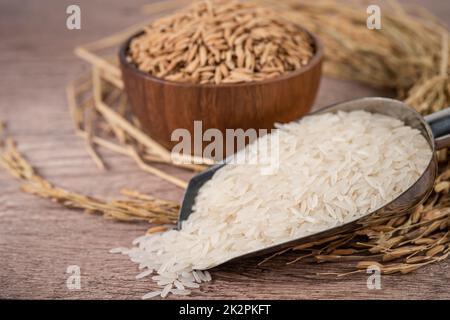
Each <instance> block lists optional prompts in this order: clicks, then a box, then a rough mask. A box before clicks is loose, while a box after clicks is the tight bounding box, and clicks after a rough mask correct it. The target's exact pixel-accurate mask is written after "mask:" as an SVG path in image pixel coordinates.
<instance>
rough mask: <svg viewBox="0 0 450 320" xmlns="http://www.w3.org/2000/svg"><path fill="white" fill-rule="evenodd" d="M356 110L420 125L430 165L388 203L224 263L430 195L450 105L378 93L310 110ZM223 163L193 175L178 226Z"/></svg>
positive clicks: (449, 134)
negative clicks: (438, 107) (426, 107)
mask: <svg viewBox="0 0 450 320" xmlns="http://www.w3.org/2000/svg"><path fill="white" fill-rule="evenodd" d="M356 110H364V111H368V112H371V113H379V114H383V115H387V116H390V117H393V118H396V119H399V120H402V121H403V122H404V123H405V124H406V125H407V126H410V127H412V128H414V129H418V130H419V131H420V132H421V134H422V135H423V136H424V137H425V139H426V140H427V142H428V144H429V146H430V148H431V150H432V152H433V153H432V154H433V155H432V157H431V159H430V162H429V164H428V166H427V168H426V169H425V171H424V172H423V174H422V175H421V176H420V178H419V179H418V180H417V181H416V182H415V183H414V184H413V185H412V186H411V187H410V188H408V189H407V190H406V191H404V192H403V193H402V194H400V195H399V196H398V197H397V198H395V199H394V200H392V201H391V202H389V203H386V204H385V205H384V206H383V207H381V208H379V209H377V210H375V211H373V212H370V213H368V214H366V215H364V216H363V217H360V218H358V219H356V220H353V221H350V222H348V223H345V224H343V225H340V226H337V227H334V228H331V229H326V230H324V231H321V232H318V233H315V234H311V235H308V236H306V237H301V238H297V239H292V240H290V241H287V242H282V243H278V244H275V245H272V246H270V247H266V248H263V249H260V250H256V251H252V252H249V253H246V254H244V255H241V256H239V257H234V258H231V259H229V260H227V261H223V262H221V263H225V262H228V261H232V260H235V259H238V258H244V257H250V256H256V255H264V254H268V253H273V252H277V251H280V250H283V249H286V248H288V247H292V246H293V245H301V244H304V243H309V242H313V241H316V240H319V239H323V238H326V237H330V236H333V235H336V234H338V233H343V232H347V231H351V230H355V229H359V228H361V227H364V226H367V225H370V224H371V223H372V222H373V221H374V220H377V221H380V219H386V221H387V220H389V219H391V218H392V217H393V216H395V215H399V214H401V213H403V212H406V211H408V210H413V209H414V208H415V207H417V206H418V205H419V204H421V203H422V202H423V201H424V200H425V199H426V198H427V196H428V195H429V194H430V193H431V191H432V189H433V185H434V181H435V179H436V177H437V173H438V163H437V159H436V153H435V151H436V150H439V149H442V148H445V147H449V146H450V108H447V109H444V110H442V111H439V112H437V113H434V114H431V115H428V116H426V117H422V116H421V115H420V114H419V113H417V112H416V111H415V110H414V109H412V108H410V107H408V106H407V105H406V104H404V103H403V102H400V101H397V100H393V99H388V98H378V97H377V98H362V99H357V100H350V101H346V102H341V103H337V104H334V105H332V106H329V107H326V108H323V109H320V110H319V111H317V112H314V113H311V114H309V115H313V114H323V113H326V112H337V111H347V112H349V111H356ZM224 165H226V163H221V164H218V165H216V166H214V167H212V168H210V169H208V170H206V171H204V172H202V173H200V174H198V175H196V176H195V177H193V178H192V179H191V181H190V182H189V184H188V188H187V190H186V192H185V195H184V200H183V203H182V206H181V209H180V215H179V218H178V229H181V223H182V221H184V220H186V219H187V218H188V217H189V215H190V214H191V213H192V208H193V205H194V203H195V198H196V196H197V194H198V192H199V189H200V188H201V187H202V186H203V184H204V183H205V182H206V181H208V180H209V179H211V178H212V176H213V175H214V173H215V172H216V171H217V170H219V169H220V168H221V167H223V166H224Z"/></svg>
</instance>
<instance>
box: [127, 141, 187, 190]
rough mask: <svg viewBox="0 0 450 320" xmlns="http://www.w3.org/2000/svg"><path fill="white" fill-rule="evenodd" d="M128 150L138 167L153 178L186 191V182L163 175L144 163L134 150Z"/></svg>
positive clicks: (163, 173)
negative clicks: (155, 177)
mask: <svg viewBox="0 0 450 320" xmlns="http://www.w3.org/2000/svg"><path fill="white" fill-rule="evenodd" d="M130 150H131V151H132V155H133V158H134V159H135V160H136V162H137V164H138V165H139V167H140V168H141V169H142V170H144V171H146V172H149V173H152V174H154V175H155V176H158V177H160V178H162V179H164V180H166V181H169V182H171V183H173V184H174V185H176V186H178V187H180V188H183V189H186V188H187V182H186V181H183V180H181V179H178V178H176V177H174V176H171V175H170V174H167V173H165V172H164V171H161V170H159V169H156V168H154V167H152V166H150V165H149V164H147V163H145V162H144V161H143V160H142V158H141V156H140V155H139V153H138V152H137V151H136V150H135V149H134V148H130Z"/></svg>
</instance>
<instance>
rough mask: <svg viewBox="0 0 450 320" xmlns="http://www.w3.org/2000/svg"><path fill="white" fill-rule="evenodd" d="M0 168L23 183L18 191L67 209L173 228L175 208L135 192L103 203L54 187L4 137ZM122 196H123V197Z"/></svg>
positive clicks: (176, 211)
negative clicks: (122, 198)
mask: <svg viewBox="0 0 450 320" xmlns="http://www.w3.org/2000/svg"><path fill="white" fill-rule="evenodd" d="M0 146H1V149H0V165H1V166H3V167H4V168H5V169H6V170H7V172H9V173H10V174H11V175H12V176H14V177H16V178H17V179H20V180H22V181H23V182H24V184H23V185H22V188H21V189H22V190H23V191H25V192H28V193H32V194H35V195H38V196H40V197H42V198H47V199H50V200H52V201H54V202H57V203H60V204H62V205H64V206H66V207H68V208H75V209H82V210H85V211H86V212H88V213H101V214H103V215H104V216H105V217H108V218H114V219H118V220H122V221H142V220H143V221H149V222H152V223H158V224H173V223H175V222H176V221H177V217H178V210H179V206H178V204H177V203H175V202H172V201H166V200H161V199H154V198H152V197H149V196H144V195H141V194H140V193H138V192H135V191H128V192H127V193H126V195H128V196H129V197H131V198H135V199H134V200H113V201H109V202H108V201H104V200H100V199H97V198H93V197H89V196H85V195H82V194H78V193H74V192H70V191H67V190H64V189H62V188H58V187H54V186H53V185H52V184H51V183H50V182H48V181H47V180H45V179H44V178H42V177H41V176H39V175H38V174H36V172H35V171H34V169H33V168H32V167H31V165H30V164H29V163H28V162H27V161H26V160H25V158H23V156H22V155H21V154H20V153H19V151H18V150H17V148H16V144H15V142H14V141H13V140H12V139H11V138H8V137H5V138H3V139H0ZM124 194H125V193H124Z"/></svg>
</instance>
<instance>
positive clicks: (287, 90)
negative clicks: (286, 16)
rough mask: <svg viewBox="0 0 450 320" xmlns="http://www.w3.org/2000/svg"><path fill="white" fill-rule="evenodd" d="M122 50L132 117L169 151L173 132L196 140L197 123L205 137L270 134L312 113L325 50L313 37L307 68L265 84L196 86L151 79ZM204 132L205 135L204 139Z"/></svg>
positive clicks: (122, 63)
mask: <svg viewBox="0 0 450 320" xmlns="http://www.w3.org/2000/svg"><path fill="white" fill-rule="evenodd" d="M140 34H141V33H138V34H135V35H134V36H132V37H130V38H129V39H128V40H127V41H126V42H125V43H124V44H123V45H122V47H121V48H120V52H119V59H120V65H121V69H122V77H123V80H124V84H125V90H126V93H127V95H128V98H129V101H130V104H131V109H132V112H133V113H134V114H135V115H136V116H137V118H138V119H139V121H140V122H141V125H142V129H143V130H144V131H145V132H147V133H148V134H149V135H150V136H151V137H152V138H153V139H154V140H156V141H157V142H159V143H160V144H161V145H163V146H164V147H166V148H168V149H171V148H172V147H173V146H174V145H176V144H177V143H178V142H179V141H171V134H172V132H173V131H174V130H175V129H179V128H185V129H187V130H189V131H190V132H191V135H192V136H193V130H194V121H196V120H200V121H202V130H203V132H204V131H206V130H207V129H209V128H217V129H219V130H220V131H221V132H222V134H223V135H224V137H225V129H238V128H241V129H244V130H247V129H249V128H254V129H271V128H273V125H274V123H275V122H289V121H292V120H295V119H298V118H299V117H301V116H302V115H304V114H306V113H308V112H309V111H310V109H311V106H312V104H313V102H314V99H315V97H316V93H317V90H318V87H319V83H320V78H321V73H322V68H321V65H322V59H323V47H322V45H321V43H320V41H319V40H318V39H317V38H316V37H315V36H314V35H312V34H310V36H311V39H312V41H313V45H314V49H315V54H314V57H313V58H312V59H311V61H310V62H309V64H308V65H306V66H304V67H303V68H301V69H298V70H295V71H293V72H289V73H286V74H284V75H282V76H280V77H276V78H273V79H269V80H264V81H255V82H250V83H239V84H220V85H214V84H206V85H200V84H192V83H182V82H173V81H167V80H164V79H160V78H156V77H153V76H151V75H149V74H147V73H145V72H143V71H141V70H139V69H138V68H137V67H136V66H135V65H134V64H132V63H130V62H128V61H127V60H126V55H127V51H128V47H129V43H130V41H131V39H132V38H133V37H136V36H138V35H140ZM203 132H202V133H203Z"/></svg>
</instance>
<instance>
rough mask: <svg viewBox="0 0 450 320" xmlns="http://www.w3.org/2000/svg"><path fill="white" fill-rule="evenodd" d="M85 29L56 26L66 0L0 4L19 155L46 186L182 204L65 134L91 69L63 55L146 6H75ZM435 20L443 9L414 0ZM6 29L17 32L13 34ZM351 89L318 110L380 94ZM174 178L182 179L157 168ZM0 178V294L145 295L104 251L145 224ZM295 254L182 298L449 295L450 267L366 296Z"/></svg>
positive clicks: (362, 279)
mask: <svg viewBox="0 0 450 320" xmlns="http://www.w3.org/2000/svg"><path fill="white" fill-rule="evenodd" d="M77 3H78V4H79V5H80V6H81V10H82V30H80V31H69V30H67V29H66V28H65V18H66V15H65V9H66V7H67V5H69V4H72V1H61V0H52V1H51V0H45V1H44V0H43V1H33V0H23V1H20V2H18V1H14V0H2V1H0V39H1V41H0V70H2V77H1V78H0V119H2V120H5V121H7V122H8V124H9V132H10V133H11V135H13V136H14V137H15V138H16V139H17V140H18V142H19V148H20V150H21V151H22V152H23V153H24V154H25V155H26V156H27V158H28V159H29V160H30V161H31V162H32V163H33V164H34V165H35V166H36V167H37V169H38V170H39V172H40V173H41V174H42V175H44V176H45V177H48V178H49V179H50V180H51V181H53V182H54V183H56V184H58V185H60V186H62V187H65V188H69V189H71V190H75V191H78V192H83V193H86V194H90V195H97V196H101V197H105V198H113V197H117V196H118V194H119V190H120V189H121V188H123V187H129V188H134V189H137V190H139V191H142V192H147V193H149V194H152V195H154V196H158V197H164V198H169V199H172V200H179V199H180V198H181V196H182V191H181V190H179V189H177V188H175V187H173V186H172V185H170V184H169V183H166V182H164V181H162V180H161V179H158V178H156V177H154V176H152V175H149V174H145V173H143V172H142V171H140V170H139V169H138V168H137V167H136V165H135V163H134V162H133V161H132V160H130V159H127V158H124V157H122V156H119V155H115V154H111V153H109V152H102V155H103V156H104V157H105V159H106V161H107V163H108V165H109V167H110V168H111V170H110V171H107V172H99V171H98V170H97V169H96V167H95V165H94V164H93V163H92V161H91V160H90V158H89V156H88V155H87V153H86V151H85V149H84V143H83V142H82V141H80V140H79V139H78V138H77V137H76V136H75V134H74V133H73V127H72V123H71V121H70V116H69V112H68V110H67V105H66V102H65V93H64V87H65V84H66V83H67V82H68V81H69V80H71V79H72V78H74V77H76V76H77V75H79V74H80V73H81V72H83V71H86V70H88V67H87V65H85V64H84V63H82V62H80V61H79V60H78V59H77V58H75V57H74V55H73V54H72V49H73V47H74V46H75V45H78V44H82V43H85V42H89V41H93V40H95V39H98V38H99V37H102V36H105V35H108V34H111V33H112V32H115V31H118V30H120V29H122V28H124V27H126V26H129V25H132V24H134V23H136V22H139V21H142V20H144V19H145V17H144V16H142V15H140V14H139V13H138V9H137V8H138V7H139V6H140V5H142V4H144V3H148V1H146V0H132V1H119V0H109V1H108V2H107V5H105V2H104V1H100V0H90V1H87V0H83V1H81V0H80V1H78V2H77ZM423 3H424V5H426V6H427V7H429V8H431V9H432V10H433V12H434V13H436V14H437V15H439V16H440V17H441V18H442V19H443V20H444V21H445V19H448V18H447V17H448V16H449V15H450V12H449V11H450V10H449V9H450V8H449V5H448V3H447V2H446V1H437V0H436V1H423ZM11 30H14V32H11ZM379 94H382V93H380V92H376V91H373V90H370V89H368V88H366V87H364V86H361V85H359V84H355V83H351V82H343V81H336V80H332V79H323V81H322V83H321V89H320V91H319V95H318V99H317V102H316V107H320V106H324V105H327V104H330V103H333V102H335V101H339V100H346V99H350V98H354V97H361V96H368V95H379ZM161 168H164V169H165V170H168V171H169V172H172V173H174V174H176V175H177V176H179V177H180V178H185V179H188V178H189V176H190V174H189V173H187V172H185V171H183V170H179V169H175V168H170V167H167V166H165V167H163V166H161ZM19 186H20V184H19V183H18V182H17V181H15V180H13V179H12V178H11V177H10V176H9V175H7V174H6V173H5V172H4V171H3V170H0V190H1V192H0V298H32V299H38V298H44V299H53V298H60V299H92V298H95V299H111V298H115V299H139V298H140V297H141V296H142V295H143V294H144V293H146V292H148V291H150V290H152V289H153V288H154V287H153V285H152V283H151V281H148V280H147V281H146V280H139V281H137V280H135V279H134V276H135V275H136V274H137V272H138V271H137V268H136V265H134V264H133V263H132V262H130V261H129V260H128V259H127V258H126V257H124V256H120V255H111V254H109V253H108V250H109V249H110V248H113V247H117V246H127V245H129V244H130V242H131V241H132V239H134V238H135V237H137V236H140V235H141V234H142V233H143V232H144V231H145V230H146V229H147V225H145V224H127V223H118V222H114V221H108V220H105V219H103V218H101V217H99V216H91V215H87V214H84V213H81V212H79V211H72V210H67V209H64V208H62V207H61V206H59V205H57V204H54V203H51V202H48V201H47V200H43V199H39V198H36V197H34V196H31V195H28V194H24V193H22V192H20V191H19ZM293 257H294V255H292V254H290V255H286V256H283V257H279V258H277V259H275V260H273V261H271V262H270V263H268V264H266V265H263V266H261V267H256V264H257V262H258V261H259V260H258V259H250V260H245V261H239V262H236V263H233V264H228V265H225V266H222V267H219V268H217V269H214V270H213V271H212V274H213V277H214V281H213V282H212V283H209V284H207V285H205V286H204V287H202V289H201V290H200V291H197V292H195V294H194V295H193V296H192V297H189V298H193V299H196V298H208V299H218V298H233V299H234V298H242V299H255V298H285V299H304V298H318V299H324V298H327V299H342V298H356V299H362V298H398V299H408V298H422V299H428V298H447V299H449V298H450V281H449V280H450V273H449V269H450V263H449V261H445V262H443V263H440V264H435V265H430V266H428V267H426V268H423V269H420V270H418V271H417V272H415V273H412V274H408V275H393V276H383V277H382V282H381V285H382V289H381V290H368V289H367V287H366V280H367V275H366V274H357V275H351V276H348V277H343V278H336V277H333V276H326V275H316V273H323V272H343V271H349V270H351V264H341V263H340V264H320V265H313V264H306V263H296V264H292V265H288V266H286V265H285V263H286V262H287V261H289V260H291V259H292V258H293ZM69 265H79V266H80V267H81V274H82V279H81V290H78V291H77V290H76V291H71V290H68V289H67V287H66V279H67V277H68V274H66V269H67V267H68V266H69Z"/></svg>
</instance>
